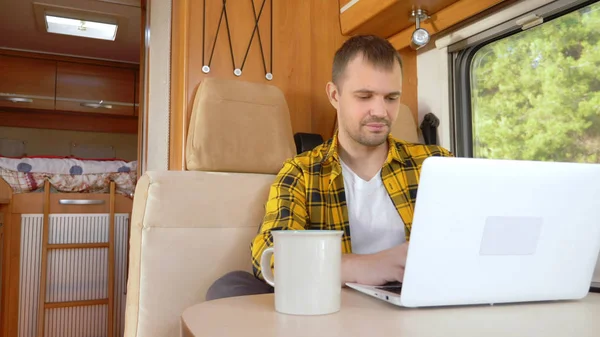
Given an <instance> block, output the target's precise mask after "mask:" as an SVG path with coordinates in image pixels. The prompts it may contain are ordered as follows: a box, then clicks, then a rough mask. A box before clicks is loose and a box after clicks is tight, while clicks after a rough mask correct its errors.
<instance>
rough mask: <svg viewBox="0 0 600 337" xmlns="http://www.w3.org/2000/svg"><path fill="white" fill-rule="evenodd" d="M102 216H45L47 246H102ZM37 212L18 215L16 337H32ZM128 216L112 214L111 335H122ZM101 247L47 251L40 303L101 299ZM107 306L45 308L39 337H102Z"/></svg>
mask: <svg viewBox="0 0 600 337" xmlns="http://www.w3.org/2000/svg"><path fill="white" fill-rule="evenodd" d="M108 217H109V215H108V214H50V228H49V241H48V243H49V244H67V243H103V242H108ZM42 226H43V214H23V215H22V216H21V252H20V254H21V264H20V290H19V337H36V336H37V319H38V308H39V304H40V303H39V301H40V299H39V285H40V274H41V258H42V255H41V253H42V233H43V232H42ZM128 230H129V214H115V239H114V242H115V283H114V299H115V300H114V305H115V308H114V320H113V323H114V325H113V331H114V336H115V337H117V336H123V333H124V319H125V298H126V296H125V291H126V290H127V283H126V282H127V280H126V275H127V274H126V273H127V244H128ZM107 257H108V249H107V248H85V249H60V250H49V251H48V261H47V263H48V273H47V279H46V299H45V300H46V302H64V301H82V300H95V299H103V298H107V297H108V295H107V289H108V284H107V275H108V265H107ZM106 324H107V305H95V306H83V307H73V308H56V309H46V311H45V328H44V331H45V334H44V336H45V337H101V336H106V335H107V329H106Z"/></svg>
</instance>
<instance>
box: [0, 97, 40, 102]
mask: <svg viewBox="0 0 600 337" xmlns="http://www.w3.org/2000/svg"><path fill="white" fill-rule="evenodd" d="M0 100H3V101H9V102H13V103H31V102H33V100H32V99H31V98H25V97H12V96H0Z"/></svg>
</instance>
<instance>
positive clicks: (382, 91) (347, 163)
mask: <svg viewBox="0 0 600 337" xmlns="http://www.w3.org/2000/svg"><path fill="white" fill-rule="evenodd" d="M326 90H327V95H328V97H329V101H330V102H331V104H332V105H333V106H334V107H335V109H336V110H337V121H338V130H337V132H336V134H335V135H334V136H333V138H332V139H330V140H328V141H327V142H325V143H324V144H322V145H320V146H317V147H316V148H315V149H313V150H312V151H308V152H305V153H302V154H300V155H297V156H296V157H294V158H292V159H290V160H288V161H286V162H285V163H284V166H283V168H282V169H281V171H280V172H279V174H278V175H277V177H276V179H275V182H274V183H273V185H272V186H271V190H270V194H269V198H268V201H267V203H266V214H265V217H264V220H263V223H262V225H261V227H260V229H259V232H258V234H257V236H256V237H255V238H254V240H253V242H252V243H251V252H252V267H253V273H254V275H250V274H249V273H245V272H234V273H231V274H228V275H226V276H224V277H223V278H221V279H220V280H218V281H217V282H215V284H214V285H213V286H212V287H211V289H209V291H208V294H207V300H210V299H215V298H219V297H228V296H240V295H247V294H258V293H268V292H272V291H273V289H272V288H271V287H270V286H269V285H267V284H266V283H264V281H263V277H262V271H261V269H260V258H261V254H262V252H263V251H264V250H265V249H266V248H267V247H269V246H271V245H272V243H273V239H272V236H271V230H281V229H283V230H288V229H292V230H303V229H323V230H343V231H344V234H343V236H342V253H343V255H342V282H343V283H346V282H357V283H362V284H370V285H380V284H384V283H387V282H393V281H402V278H403V276H404V266H405V264H406V254H407V250H408V240H409V238H410V229H411V225H412V215H413V209H414V205H415V201H416V196H417V187H418V182H419V174H420V170H421V165H422V163H423V161H424V160H425V159H426V158H427V157H430V156H451V154H450V152H448V151H447V150H446V149H444V148H442V147H439V146H433V145H429V146H428V145H421V144H411V143H406V142H404V141H401V140H397V139H395V138H393V137H392V136H391V135H390V129H391V126H392V124H393V123H394V122H395V120H396V118H397V115H398V111H399V108H400V96H401V93H402V61H401V58H400V55H399V54H398V52H397V51H396V50H395V49H394V47H393V46H392V45H391V44H390V43H389V42H388V41H387V40H385V39H382V38H378V37H375V36H356V37H352V38H350V39H348V40H347V41H346V42H345V43H344V44H343V45H342V47H341V48H340V49H339V50H338V51H337V52H336V54H335V57H334V62H333V74H332V81H331V82H329V83H328V84H327V87H326Z"/></svg>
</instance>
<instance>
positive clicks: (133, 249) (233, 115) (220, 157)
mask: <svg viewBox="0 0 600 337" xmlns="http://www.w3.org/2000/svg"><path fill="white" fill-rule="evenodd" d="M406 111H407V112H404V113H401V114H400V116H399V121H398V122H397V124H399V125H402V126H406V131H401V133H400V134H398V135H396V136H397V137H398V138H401V139H407V140H413V138H412V137H415V135H414V134H412V132H413V131H415V130H416V128H415V127H413V126H414V121H413V118H412V115H411V114H410V111H408V110H406ZM403 119H404V121H403ZM411 123H412V124H411ZM398 130H405V129H404V128H400V129H398ZM404 132H406V134H404ZM415 132H416V131H415ZM295 152H296V150H295V144H294V139H293V134H292V128H291V121H290V116H289V112H288V107H287V104H286V101H285V98H284V96H283V94H282V92H281V91H280V90H279V89H277V88H275V87H272V86H269V85H263V84H253V83H246V82H241V81H233V80H221V79H214V78H207V79H205V80H204V81H203V83H202V84H201V85H200V88H199V89H198V93H197V95H196V98H195V101H194V106H193V112H192V118H191V121H190V129H189V137H188V142H187V147H186V163H187V169H188V171H163V172H146V173H145V174H144V175H143V176H142V177H141V178H140V180H139V182H138V185H137V187H136V192H135V198H134V202H133V213H132V219H131V239H130V253H129V254H130V257H129V278H128V285H127V304H126V314H125V337H175V336H179V322H180V315H181V313H182V312H183V311H184V310H185V309H186V308H188V307H190V306H192V305H194V304H196V303H200V302H203V301H204V300H205V294H206V291H207V289H208V288H209V286H210V285H211V284H212V283H213V282H214V281H215V280H216V279H217V278H219V277H220V276H222V275H224V274H226V273H227V272H230V271H234V270H246V271H249V272H250V271H251V262H250V261H251V260H250V242H251V240H252V239H253V237H254V235H256V233H257V230H258V226H259V225H260V222H261V220H262V217H263V215H264V203H265V201H266V200H267V196H268V190H269V186H270V185H271V183H272V182H273V180H274V178H275V174H276V173H277V172H278V171H279V169H280V168H281V166H282V164H283V161H284V160H285V159H286V158H289V157H292V156H293V155H294V154H295ZM232 324H235V321H234V320H232Z"/></svg>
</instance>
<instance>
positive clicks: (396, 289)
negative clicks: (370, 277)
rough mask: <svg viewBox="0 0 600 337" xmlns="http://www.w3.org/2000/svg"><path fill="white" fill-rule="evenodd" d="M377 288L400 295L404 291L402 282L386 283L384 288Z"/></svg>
mask: <svg viewBox="0 0 600 337" xmlns="http://www.w3.org/2000/svg"><path fill="white" fill-rule="evenodd" d="M375 288H376V289H381V290H385V291H389V292H391V293H394V294H398V295H400V292H401V291H402V282H389V283H386V284H384V285H382V286H379V287H375Z"/></svg>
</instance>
